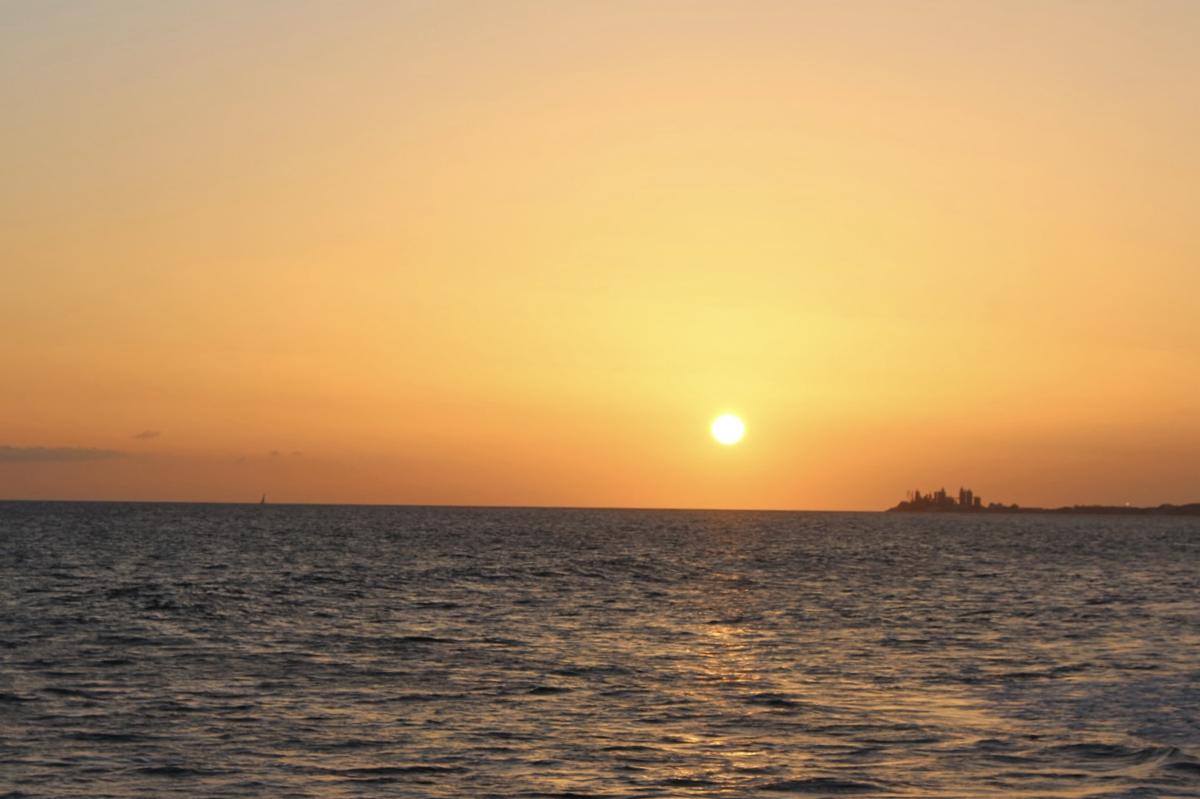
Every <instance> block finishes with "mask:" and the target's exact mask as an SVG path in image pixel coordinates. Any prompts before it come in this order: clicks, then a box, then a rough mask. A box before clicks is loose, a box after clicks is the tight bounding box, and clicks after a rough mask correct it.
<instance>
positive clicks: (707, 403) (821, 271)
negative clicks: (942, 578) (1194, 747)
mask: <svg viewBox="0 0 1200 799" xmlns="http://www.w3.org/2000/svg"><path fill="white" fill-rule="evenodd" d="M1198 38H1200V4H1196V3H1192V2H1188V1H1186V0H1181V1H1180V2H1140V3H1127V2H1114V3H1105V2H1089V3H1074V2H1071V3H1067V2H1063V3H1052V2H1045V1H1044V0H1038V2H1028V3H1022V2H1006V3H986V4H985V3H945V2H939V3H922V2H906V3H894V2H844V3H835V2H822V3H815V2H814V3H804V2H781V3H768V2H747V3H716V2H712V3H707V2H682V1H680V2H674V1H668V2H654V3H645V2H605V3H570V2H556V3H541V2H538V3H521V2H503V3H461V4H460V3H452V2H437V3H416V2H413V3H379V4H373V3H344V4H343V3H271V2H263V3H256V4H245V3H240V2H239V3H234V2H229V3H222V2H195V3H191V2H174V3H134V2H124V3H102V4H95V3H57V2H28V3H8V4H5V5H4V6H3V7H0V76H2V79H0V104H2V107H3V108H4V109H5V112H4V116H5V122H4V124H3V125H0V174H2V175H3V180H0V270H2V273H0V276H2V278H3V290H2V291H0V331H2V333H3V335H0V369H2V374H3V384H2V387H0V497H8V498H33V497H43V498H101V499H189V500H191V499H194V500H231V501H242V500H254V499H257V497H258V495H259V494H260V493H261V492H263V491H266V492H268V494H270V496H271V498H272V499H273V500H277V501H281V502H282V501H302V502H384V503H388V502H395V503H468V504H474V503H485V504H569V505H621V506H677V507H678V506H687V507H765V508H879V507H885V506H887V505H889V504H892V503H893V502H894V501H895V500H897V499H900V498H902V497H903V495H904V492H905V490H907V489H909V488H912V487H914V486H919V487H922V488H936V487H938V486H941V485H945V486H946V487H948V488H951V489H956V488H957V487H958V486H959V485H960V484H965V485H970V486H973V487H974V488H975V489H976V490H977V491H978V492H979V493H981V494H982V495H983V496H984V499H985V501H988V500H1001V501H1006V502H1013V501H1015V502H1020V503H1022V504H1069V503H1075V502H1112V503H1117V502H1127V501H1128V502H1133V503H1135V504H1138V503H1141V504H1156V503H1159V502H1165V501H1174V502H1182V501H1196V500H1200V263H1198V262H1197V253H1200V219H1198V218H1197V205H1196V198H1197V186H1200V147H1197V145H1196V142H1197V141H1200V48H1197V47H1196V46H1195V42H1196V41H1197V39H1198ZM726 410H732V411H735V412H737V413H739V414H740V415H741V416H742V417H743V418H744V419H745V420H746V424H747V428H748V433H747V436H746V438H745V440H744V441H743V442H742V443H741V444H739V445H737V446H735V447H720V446H718V445H716V444H715V443H714V442H713V441H712V439H711V438H710V437H709V435H708V431H707V427H708V423H709V421H710V420H711V419H712V418H713V417H714V416H715V415H716V414H718V413H720V412H722V411H726ZM143 432H146V433H147V434H146V435H144V436H142V437H136V436H137V434H139V433H143ZM273 453H274V454H273Z"/></svg>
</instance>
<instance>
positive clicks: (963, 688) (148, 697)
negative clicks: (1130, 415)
mask: <svg viewBox="0 0 1200 799" xmlns="http://www.w3.org/2000/svg"><path fill="white" fill-rule="evenodd" d="M788 795H795V796H843V795H857V796H864V797H865V796H904V797H910V796H911V797H917V796H955V797H959V796H961V797H968V796H992V795H994V796H1105V797H1108V796H1113V797H1115V796H1131V797H1153V796H1193V797H1197V796H1200V520H1196V519H1181V518H1131V517H1087V516H1074V517H1071V516H1066V517H1064V516H987V517H977V516H955V515H944V516H896V515H882V514H821V513H806V514H801V513H797V514H784V513H735V512H655V511H585V510H483V509H434V508H362V507H357V508H356V507H285V506H266V507H262V508H260V507H253V506H240V507H239V506H203V505H119V504H118V505H89V504H35V503H10V504H3V503H0V796H9V797H17V796H36V797H66V796H87V797H104V796H114V797H127V796H145V797H159V796H196V797H224V796H270V797H286V796H312V797H324V796H329V797H334V796H338V797H340V796H412V797H449V796H504V797H537V796H606V797H627V796H679V797H685V796H723V797H725V796H729V797H741V796H747V797H782V796H788Z"/></svg>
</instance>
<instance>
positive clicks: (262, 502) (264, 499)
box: [258, 494, 267, 505]
mask: <svg viewBox="0 0 1200 799" xmlns="http://www.w3.org/2000/svg"><path fill="white" fill-rule="evenodd" d="M258 504H259V505H266V504H267V495H266V494H263V495H262V499H260V500H259V501H258Z"/></svg>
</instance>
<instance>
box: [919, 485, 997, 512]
mask: <svg viewBox="0 0 1200 799" xmlns="http://www.w3.org/2000/svg"><path fill="white" fill-rule="evenodd" d="M991 507H996V504H995V503H992V505H991ZM897 509H898V510H960V511H971V510H983V509H984V505H983V498H982V497H978V496H976V495H975V492H974V491H972V490H971V489H969V488H960V489H958V498H957V499H955V498H954V497H953V496H951V495H950V494H948V493H946V489H944V488H939V489H938V490H937V491H934V492H933V493H932V494H922V493H921V492H920V490H913V491H910V492H908V498H907V499H906V500H905V501H904V502H901V503H900V504H899V505H898V506H897Z"/></svg>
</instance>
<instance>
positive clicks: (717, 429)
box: [712, 413, 746, 446]
mask: <svg viewBox="0 0 1200 799" xmlns="http://www.w3.org/2000/svg"><path fill="white" fill-rule="evenodd" d="M744 435H746V425H744V424H742V420H741V419H739V418H737V417H736V416H734V415H733V414H732V413H723V414H721V415H720V416H718V417H717V418H716V419H713V423H712V437H713V438H715V439H716V440H717V442H718V443H720V444H724V445H725V446H731V445H733V444H736V443H738V442H739V441H741V440H742V436H744Z"/></svg>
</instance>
